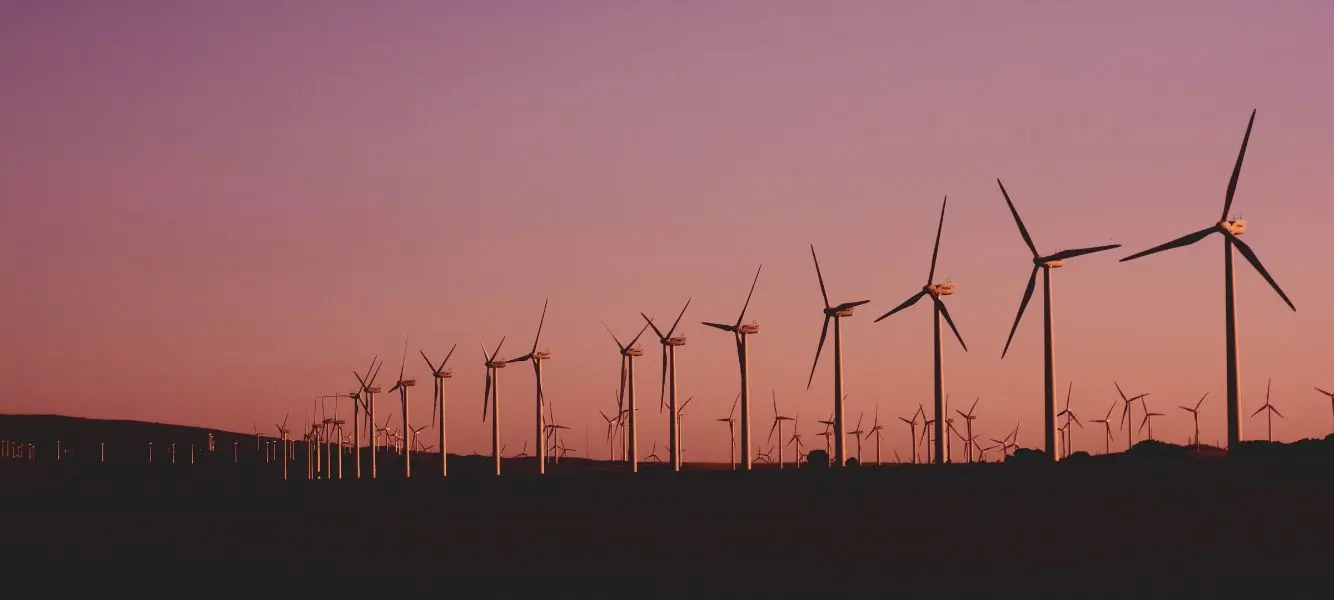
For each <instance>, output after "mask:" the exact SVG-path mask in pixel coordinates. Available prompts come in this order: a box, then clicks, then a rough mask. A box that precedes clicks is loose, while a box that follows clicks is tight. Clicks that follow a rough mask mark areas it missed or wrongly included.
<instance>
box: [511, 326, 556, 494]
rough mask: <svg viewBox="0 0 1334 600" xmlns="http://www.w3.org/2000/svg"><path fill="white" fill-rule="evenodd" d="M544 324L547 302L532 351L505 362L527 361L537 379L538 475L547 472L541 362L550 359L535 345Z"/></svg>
mask: <svg viewBox="0 0 1334 600" xmlns="http://www.w3.org/2000/svg"><path fill="white" fill-rule="evenodd" d="M548 300H549V299H548ZM546 322H547V300H543V301H542V318H541V319H539V320H538V321H537V337H534V338H533V349H532V350H529V351H528V354H525V355H523V356H520V357H518V358H511V359H509V360H507V361H505V362H507V363H516V362H524V361H529V362H531V363H533V376H534V377H535V378H536V379H537V417H536V419H537V425H536V427H537V434H536V437H535V438H534V440H535V442H534V443H535V444H536V445H537V455H536V458H537V474H538V475H544V474H546V472H547V447H546V446H547V445H546V443H544V441H543V439H544V437H545V436H544V435H543V434H544V433H545V431H544V430H545V429H546V427H545V425H546V423H545V422H544V419H543V417H542V403H543V402H545V401H546V397H545V396H544V395H543V393H542V361H544V360H547V359H550V358H551V351H550V350H538V349H537V344H538V343H539V342H541V341H542V325H544V324H546Z"/></svg>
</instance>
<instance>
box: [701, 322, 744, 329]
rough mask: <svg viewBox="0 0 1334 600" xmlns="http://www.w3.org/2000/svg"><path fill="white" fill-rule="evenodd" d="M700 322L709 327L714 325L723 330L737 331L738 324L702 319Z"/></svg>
mask: <svg viewBox="0 0 1334 600" xmlns="http://www.w3.org/2000/svg"><path fill="white" fill-rule="evenodd" d="M700 324H701V325H708V326H709V327H713V328H714V329H721V330H723V331H736V326H734V325H723V324H722V323H710V322H708V321H700Z"/></svg>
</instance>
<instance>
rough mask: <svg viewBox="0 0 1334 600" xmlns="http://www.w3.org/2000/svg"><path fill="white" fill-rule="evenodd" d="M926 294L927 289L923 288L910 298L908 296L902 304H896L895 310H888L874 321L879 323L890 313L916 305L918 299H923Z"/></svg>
mask: <svg viewBox="0 0 1334 600" xmlns="http://www.w3.org/2000/svg"><path fill="white" fill-rule="evenodd" d="M925 295H926V290H922V291H920V292H917V293H916V294H913V295H912V296H911V297H910V298H908V299H907V300H904V301H903V304H900V305H898V306H895V307H894V309H893V310H891V311H889V312H887V313H885V314H883V315H880V317H879V318H877V319H876V320H875V321H874V322H875V323H879V322H880V321H883V320H884V319H885V318H887V317H889V316H890V315H892V314H894V313H896V312H899V311H901V310H903V309H905V308H908V307H909V306H912V305H914V304H917V301H918V300H921V299H922V296H925Z"/></svg>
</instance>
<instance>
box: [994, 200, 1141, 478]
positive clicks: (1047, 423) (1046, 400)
mask: <svg viewBox="0 0 1334 600" xmlns="http://www.w3.org/2000/svg"><path fill="white" fill-rule="evenodd" d="M996 185H998V186H1000V190H1001V195H1002V196H1005V204H1006V205H1007V206H1009V207H1010V214H1011V215H1014V223H1015V225H1018V226H1019V235H1020V236H1022V237H1023V238H1024V244H1025V245H1027V246H1028V250H1029V252H1032V253H1033V271H1032V272H1031V273H1029V275H1028V287H1026V288H1024V298H1023V299H1022V300H1020V301H1019V313H1018V314H1016V315H1015V316H1014V325H1013V326H1011V327H1010V336H1009V337H1008V338H1006V340H1005V349H1004V350H1002V351H1001V359H1002V360H1004V359H1005V355H1006V354H1007V353H1009V351H1010V342H1012V341H1014V333H1015V331H1017V330H1018V329H1019V320H1020V319H1022V318H1024V309H1025V308H1027V307H1028V301H1029V300H1031V299H1032V298H1033V289H1034V287H1035V286H1036V285H1037V281H1038V271H1042V384H1043V387H1042V391H1043V395H1042V402H1043V404H1042V417H1043V442H1044V444H1045V445H1046V450H1047V454H1046V457H1047V460H1050V461H1056V460H1058V458H1057V454H1058V452H1057V447H1056V427H1057V425H1056V418H1057V417H1056V384H1055V374H1054V373H1055V366H1054V365H1053V364H1052V363H1053V362H1054V359H1055V351H1054V349H1053V347H1052V331H1051V329H1052V325H1051V270H1052V269H1057V268H1060V267H1062V266H1064V265H1065V261H1066V259H1070V258H1075V257H1077V256H1083V255H1085V254H1093V253H1095V252H1103V251H1106V250H1111V249H1113V248H1120V247H1121V244H1109V245H1106V246H1093V247H1091V248H1076V249H1073V250H1061V251H1059V252H1057V253H1055V254H1052V255H1051V256H1041V255H1039V254H1038V248H1037V246H1035V245H1034V244H1033V238H1032V237H1031V236H1029V235H1028V228H1027V227H1024V220H1023V219H1021V218H1019V211H1018V209H1016V208H1015V207H1014V202H1012V201H1011V200H1010V194H1009V192H1007V191H1005V184H1003V183H1001V181H1000V179H997V180H996ZM1081 427H1082V425H1081Z"/></svg>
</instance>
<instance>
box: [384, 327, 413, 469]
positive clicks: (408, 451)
mask: <svg viewBox="0 0 1334 600" xmlns="http://www.w3.org/2000/svg"><path fill="white" fill-rule="evenodd" d="M407 365H408V338H406V337H404V338H403V362H402V363H401V364H399V366H398V380H397V381H395V382H394V387H391V388H389V393H390V394H392V393H394V391H395V390H397V391H398V399H399V402H400V403H401V404H402V405H403V436H404V439H403V442H404V443H403V478H404V479H410V478H411V477H412V440H410V439H408V438H409V437H411V436H412V427H411V426H410V425H408V388H410V387H412V386H415V385H417V380H416V379H404V378H403V369H404V368H405V367H407Z"/></svg>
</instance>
